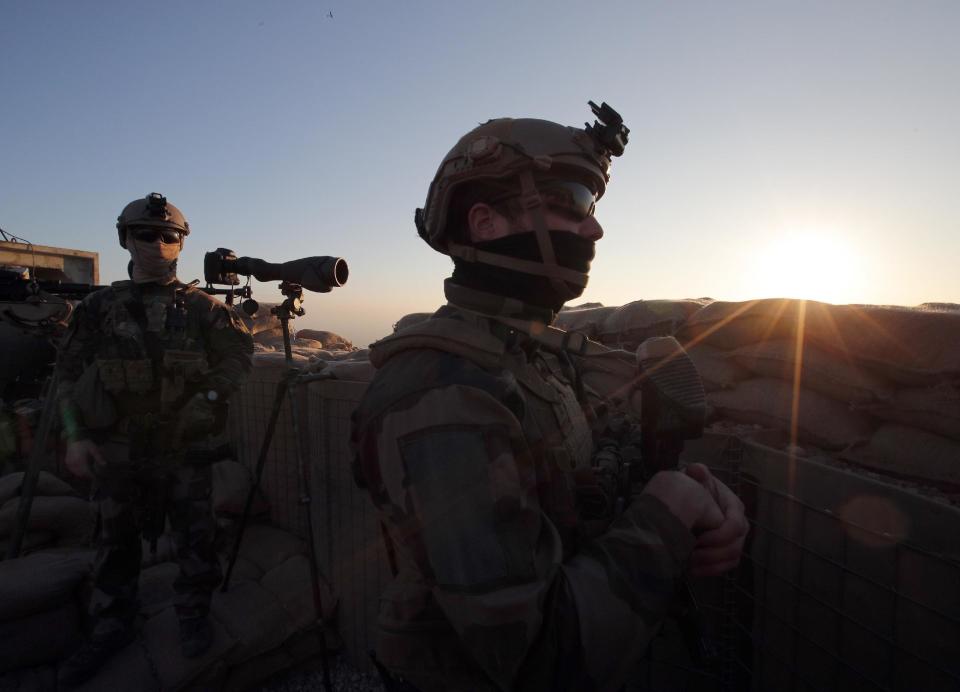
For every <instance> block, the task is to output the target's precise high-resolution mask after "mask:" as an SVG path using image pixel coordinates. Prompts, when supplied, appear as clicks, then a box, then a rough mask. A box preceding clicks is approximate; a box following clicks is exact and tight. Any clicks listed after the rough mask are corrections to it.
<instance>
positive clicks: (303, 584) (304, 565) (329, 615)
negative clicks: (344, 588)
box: [260, 555, 337, 629]
mask: <svg viewBox="0 0 960 692" xmlns="http://www.w3.org/2000/svg"><path fill="white" fill-rule="evenodd" d="M260 585H261V586H262V587H263V588H265V589H266V590H267V591H269V592H270V593H271V594H273V596H274V598H276V599H277V601H279V602H280V603H281V604H282V605H283V608H284V610H286V611H287V614H288V615H289V616H290V619H291V621H292V622H293V624H294V627H296V628H297V629H302V628H305V627H309V626H310V625H312V624H313V623H314V622H316V610H315V606H314V603H313V590H312V588H311V585H310V559H309V558H308V557H307V556H306V555H294V556H293V557H291V558H290V559H288V560H285V561H284V562H281V563H280V564H279V565H277V566H276V567H274V568H273V569H271V570H270V571H269V572H267V573H266V574H264V575H263V578H262V579H261V580H260ZM320 602H321V604H322V605H323V620H324V621H325V622H332V621H333V618H334V614H335V612H336V608H337V599H336V598H334V596H333V592H332V590H331V588H330V585H329V584H328V583H327V582H326V580H325V579H324V578H323V577H322V576H321V577H320Z"/></svg>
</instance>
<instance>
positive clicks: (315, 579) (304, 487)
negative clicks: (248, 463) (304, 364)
mask: <svg viewBox="0 0 960 692" xmlns="http://www.w3.org/2000/svg"><path fill="white" fill-rule="evenodd" d="M287 394H288V395H289V396H290V420H291V422H292V423H293V434H294V443H295V446H296V450H297V470H298V471H299V476H300V504H301V505H303V508H304V511H305V512H306V519H307V554H308V556H309V557H310V585H311V586H312V589H313V609H314V616H315V618H316V622H317V625H318V626H319V630H318V631H319V632H320V661H321V664H322V666H323V687H324V689H325V690H327V692H333V683H332V681H331V680H330V659H329V656H328V654H327V637H326V633H325V632H324V622H323V601H322V599H321V596H320V568H319V566H318V565H317V544H316V540H315V535H314V530H313V511H312V510H311V505H312V503H313V499H312V498H311V492H310V474H309V472H308V470H307V464H306V462H305V460H304V454H303V450H302V448H301V442H302V440H301V439H300V414H299V411H298V409H297V401H296V396H295V394H296V381H294V384H293V386H291V387H290V388H289V389H288V390H287Z"/></svg>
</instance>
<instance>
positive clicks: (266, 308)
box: [235, 303, 280, 339]
mask: <svg viewBox="0 0 960 692" xmlns="http://www.w3.org/2000/svg"><path fill="white" fill-rule="evenodd" d="M277 305H279V303H260V308H259V309H258V310H257V313H256V314H255V315H254V316H252V317H251V316H250V315H248V314H247V313H246V312H244V311H243V310H235V312H236V313H237V315H238V316H239V317H240V320H241V321H242V322H243V323H244V324H245V325H246V327H247V329H248V330H249V332H250V333H251V334H252V335H253V337H254V339H256V338H257V336H258V335H261V334H264V333H270V332H274V333H279V332H280V320H279V319H277V316H276V315H275V314H273V312H272V310H273V309H274V308H276V307H277Z"/></svg>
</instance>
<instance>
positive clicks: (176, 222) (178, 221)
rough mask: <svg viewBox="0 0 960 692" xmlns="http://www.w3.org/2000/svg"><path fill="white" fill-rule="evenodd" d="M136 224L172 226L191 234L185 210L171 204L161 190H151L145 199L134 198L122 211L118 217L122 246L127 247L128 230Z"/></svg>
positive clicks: (185, 233) (156, 226) (152, 226)
mask: <svg viewBox="0 0 960 692" xmlns="http://www.w3.org/2000/svg"><path fill="white" fill-rule="evenodd" d="M136 226H146V227H151V228H172V229H173V230H175V231H179V232H180V233H181V234H183V235H185V236H187V235H190V224H188V223H187V219H186V217H185V216H184V215H183V212H181V211H180V210H179V209H177V208H176V207H175V206H173V205H172V204H170V203H169V202H168V201H167V198H166V197H164V196H163V195H161V194H160V193H159V192H151V193H150V194H149V195H147V196H146V197H144V198H143V199H135V200H133V201H132V202H130V204H128V205H127V206H125V207H124V208H123V211H122V212H120V216H118V217H117V234H118V235H119V237H120V247H123V248H126V247H127V231H128V230H129V229H130V228H132V227H136Z"/></svg>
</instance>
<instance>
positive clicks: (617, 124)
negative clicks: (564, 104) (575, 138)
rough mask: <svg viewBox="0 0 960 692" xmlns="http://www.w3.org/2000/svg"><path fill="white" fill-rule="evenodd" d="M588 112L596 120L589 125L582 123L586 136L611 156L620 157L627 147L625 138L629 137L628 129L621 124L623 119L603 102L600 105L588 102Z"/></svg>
mask: <svg viewBox="0 0 960 692" xmlns="http://www.w3.org/2000/svg"><path fill="white" fill-rule="evenodd" d="M587 103H589V104H590V110H592V111H593V114H594V115H595V116H597V119H596V120H595V121H594V122H593V125H591V124H590V123H584V129H586V131H587V134H589V135H590V136H591V137H593V139H594V141H595V142H596V143H597V144H599V145H600V146H601V147H603V148H604V149H606V150H607V151H609V152H610V155H611V156H620V155H622V154H623V150H624V149H625V148H626V146H627V138H628V136H629V135H630V128H628V127H627V126H626V125H624V124H623V118H622V117H620V114H619V113H617V112H616V111H615V110H613V109H612V108H611V107H610V106H608V105H607V102H606V101H604V102H603V103H602V104H601V105H599V106H598V105H597V104H595V103H594V102H593V101H588V102H587Z"/></svg>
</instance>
